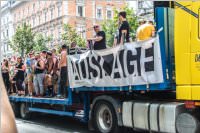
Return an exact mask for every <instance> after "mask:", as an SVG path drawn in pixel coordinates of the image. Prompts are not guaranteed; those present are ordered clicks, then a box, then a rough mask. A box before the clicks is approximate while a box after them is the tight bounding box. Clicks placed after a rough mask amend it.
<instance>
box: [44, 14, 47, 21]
mask: <svg viewBox="0 0 200 133" xmlns="http://www.w3.org/2000/svg"><path fill="white" fill-rule="evenodd" d="M44 22H47V12H44Z"/></svg>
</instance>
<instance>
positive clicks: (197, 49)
mask: <svg viewBox="0 0 200 133" xmlns="http://www.w3.org/2000/svg"><path fill="white" fill-rule="evenodd" d="M190 14H191V35H190V36H191V44H190V47H191V83H192V99H193V100H200V18H199V16H200V2H199V1H194V2H192V10H191V12H190Z"/></svg>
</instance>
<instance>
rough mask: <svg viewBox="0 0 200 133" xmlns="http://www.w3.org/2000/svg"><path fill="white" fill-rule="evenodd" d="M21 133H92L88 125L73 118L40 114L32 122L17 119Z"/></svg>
mask: <svg viewBox="0 0 200 133" xmlns="http://www.w3.org/2000/svg"><path fill="white" fill-rule="evenodd" d="M16 124H17V128H18V132H19V133H91V132H90V131H89V130H88V127H87V124H84V123H81V122H79V121H77V120H74V119H72V118H66V117H62V116H53V115H43V114H38V115H36V116H35V117H34V118H32V119H31V120H22V119H18V118H17V119H16Z"/></svg>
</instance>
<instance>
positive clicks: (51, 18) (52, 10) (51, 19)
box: [51, 8, 53, 20]
mask: <svg viewBox="0 0 200 133" xmlns="http://www.w3.org/2000/svg"><path fill="white" fill-rule="evenodd" d="M52 19H53V8H52V9H51V20H52Z"/></svg>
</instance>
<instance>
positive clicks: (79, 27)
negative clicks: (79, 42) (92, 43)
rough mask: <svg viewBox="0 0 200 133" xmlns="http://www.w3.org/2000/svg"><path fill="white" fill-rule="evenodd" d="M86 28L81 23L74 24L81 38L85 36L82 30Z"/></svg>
mask: <svg viewBox="0 0 200 133" xmlns="http://www.w3.org/2000/svg"><path fill="white" fill-rule="evenodd" d="M85 30H86V26H85V25H82V24H78V25H77V26H76V32H77V33H78V34H79V35H80V36H81V38H86V32H83V31H85Z"/></svg>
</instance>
